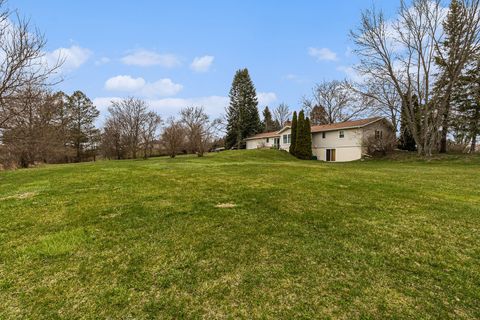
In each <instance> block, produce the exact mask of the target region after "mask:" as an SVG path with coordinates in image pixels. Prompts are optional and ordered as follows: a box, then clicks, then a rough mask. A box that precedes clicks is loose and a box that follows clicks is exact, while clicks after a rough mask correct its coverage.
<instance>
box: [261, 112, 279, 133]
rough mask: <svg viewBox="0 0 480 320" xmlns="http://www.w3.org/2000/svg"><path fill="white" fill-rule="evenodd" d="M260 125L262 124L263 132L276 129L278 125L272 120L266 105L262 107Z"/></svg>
mask: <svg viewBox="0 0 480 320" xmlns="http://www.w3.org/2000/svg"><path fill="white" fill-rule="evenodd" d="M262 125H263V132H270V131H275V130H278V125H277V124H276V122H275V121H274V120H273V117H272V113H271V112H270V109H269V108H268V106H266V107H265V109H263V123H262Z"/></svg>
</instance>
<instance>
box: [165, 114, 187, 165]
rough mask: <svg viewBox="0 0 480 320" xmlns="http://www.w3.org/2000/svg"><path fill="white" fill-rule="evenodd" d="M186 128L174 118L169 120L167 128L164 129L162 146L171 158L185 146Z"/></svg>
mask: <svg viewBox="0 0 480 320" xmlns="http://www.w3.org/2000/svg"><path fill="white" fill-rule="evenodd" d="M185 136H186V134H185V128H184V127H183V125H182V123H181V122H180V121H176V120H175V119H174V118H173V117H172V118H169V119H168V120H167V126H166V127H165V128H164V129H163V133H162V145H163V146H164V148H165V150H166V151H167V153H168V155H169V156H170V157H171V158H175V156H176V155H177V154H178V152H180V150H181V148H182V147H183V146H184V144H185Z"/></svg>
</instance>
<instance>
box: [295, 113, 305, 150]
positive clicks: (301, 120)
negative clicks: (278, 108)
mask: <svg viewBox="0 0 480 320" xmlns="http://www.w3.org/2000/svg"><path fill="white" fill-rule="evenodd" d="M304 122H305V114H304V112H303V110H301V111H300V112H299V113H298V118H297V129H296V130H295V149H294V155H295V156H296V157H298V154H299V153H300V149H301V145H302V138H303V125H304Z"/></svg>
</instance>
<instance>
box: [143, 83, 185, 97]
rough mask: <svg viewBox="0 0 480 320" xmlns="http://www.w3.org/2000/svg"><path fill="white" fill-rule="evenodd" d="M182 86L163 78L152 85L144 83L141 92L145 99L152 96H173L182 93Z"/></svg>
mask: <svg viewBox="0 0 480 320" xmlns="http://www.w3.org/2000/svg"><path fill="white" fill-rule="evenodd" d="M182 89H183V86H182V85H181V84H178V83H174V82H173V81H172V80H171V79H169V78H165V79H160V80H158V81H155V82H153V83H146V84H145V86H144V88H143V90H142V92H143V95H145V96H147V97H154V96H162V97H168V96H174V95H176V94H177V93H179V92H180V91H182Z"/></svg>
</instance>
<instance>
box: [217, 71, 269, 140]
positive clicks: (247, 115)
mask: <svg viewBox="0 0 480 320" xmlns="http://www.w3.org/2000/svg"><path fill="white" fill-rule="evenodd" d="M229 97H230V104H229V106H228V107H227V110H226V114H227V136H226V138H225V146H226V148H228V149H230V148H232V147H236V148H238V149H240V148H243V147H245V142H244V139H245V138H247V137H249V136H251V135H254V134H256V133H258V132H261V131H262V124H261V122H260V116H259V114H258V108H257V105H258V100H257V94H256V91H255V86H254V85H253V82H252V80H251V79H250V75H249V73H248V70H247V69H246V68H245V69H240V70H238V71H237V72H236V73H235V77H234V78H233V82H232V88H231V89H230V93H229Z"/></svg>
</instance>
